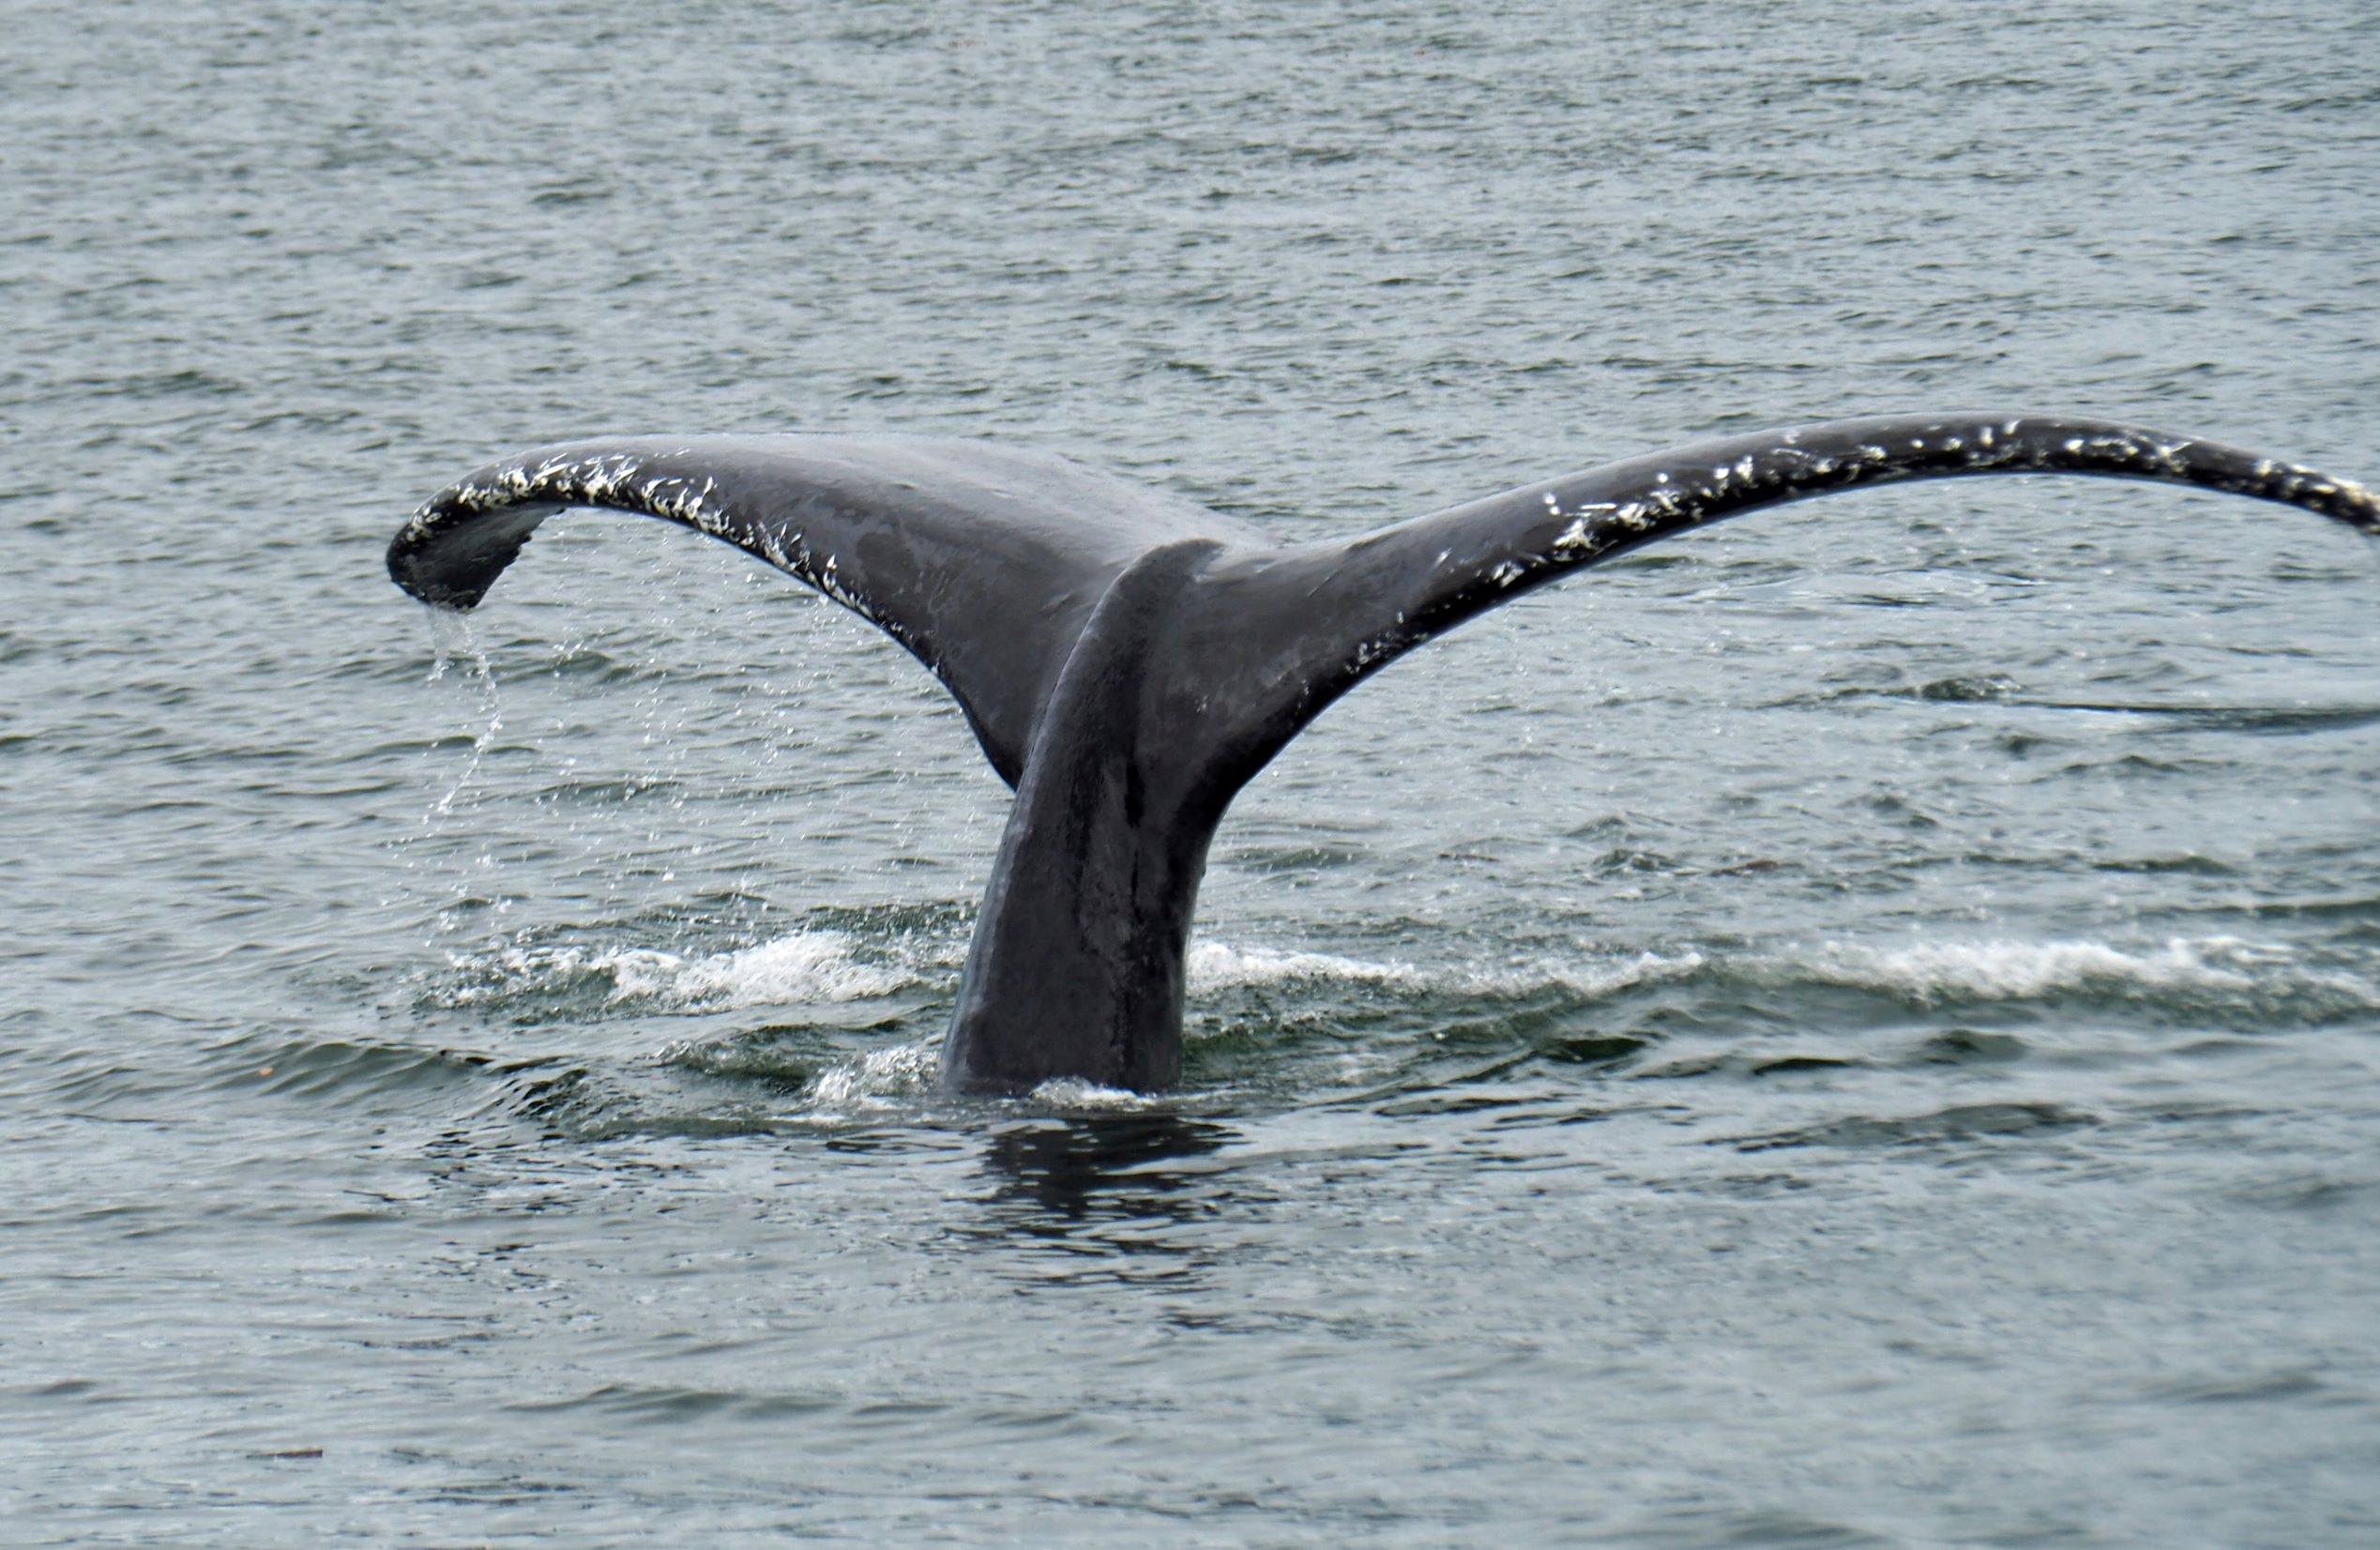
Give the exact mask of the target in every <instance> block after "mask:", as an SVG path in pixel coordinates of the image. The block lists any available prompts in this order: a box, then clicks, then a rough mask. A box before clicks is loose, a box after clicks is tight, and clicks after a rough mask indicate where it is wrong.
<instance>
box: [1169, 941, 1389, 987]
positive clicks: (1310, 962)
mask: <svg viewBox="0 0 2380 1550" xmlns="http://www.w3.org/2000/svg"><path fill="white" fill-rule="evenodd" d="M1189 970H1190V994H1191V995H1200V994H1203V993H1205V992H1208V991H1215V990H1222V989H1226V988H1229V987H1232V986H1247V985H1280V984H1289V983H1293V982H1298V981H1311V980H1347V981H1352V982H1355V983H1358V984H1371V985H1405V986H1411V987H1414V988H1420V987H1422V986H1425V985H1428V984H1430V983H1431V982H1432V981H1431V979H1430V977H1429V976H1427V975H1425V974H1423V973H1422V972H1421V971H1420V970H1419V969H1417V968H1415V967H1414V966H1413V965H1411V964H1400V963H1394V962H1390V963H1385V964H1374V963H1367V962H1366V961H1364V960H1363V959H1360V958H1342V957H1340V956H1338V955H1337V954H1335V953H1328V952H1279V951H1275V950H1272V949H1270V948H1235V947H1233V946H1231V945H1230V944H1229V943H1226V942H1194V943H1192V944H1191V945H1190V962H1189Z"/></svg>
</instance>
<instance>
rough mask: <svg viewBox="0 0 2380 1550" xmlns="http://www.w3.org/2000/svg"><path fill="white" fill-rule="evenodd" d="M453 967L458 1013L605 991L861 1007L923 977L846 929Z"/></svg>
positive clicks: (649, 1000) (557, 952) (546, 950)
mask: <svg viewBox="0 0 2380 1550" xmlns="http://www.w3.org/2000/svg"><path fill="white" fill-rule="evenodd" d="M455 966H456V967H457V968H458V969H461V970H462V971H463V972H464V973H465V974H466V975H468V976H469V977H470V980H471V982H469V983H466V984H463V985H460V986H456V987H453V988H451V989H448V990H447V991H445V992H443V993H442V994H440V995H436V996H435V997H433V999H435V1000H436V1001H438V1002H439V1003H441V1004H443V1005H447V1006H453V1007H467V1006H486V1005H509V1004H513V1003H517V1002H522V1001H538V1000H543V999H546V998H549V997H553V996H555V995H563V996H568V995H570V993H572V992H583V991H599V992H600V993H601V995H602V1002H603V1005H605V1006H606V1007H619V1006H623V1005H627V1004H630V1003H634V1004H637V1005H640V1006H644V1007H650V1008H653V1009H655V1010H659V1011H733V1010H735V1009H736V1008H739V1007H754V1006H784V1005H796V1004H803V1003H808V1004H812V1005H816V1004H829V1005H832V1004H839V1003H842V1002H848V1001H859V1000H865V999H868V998H870V997H872V996H878V995H890V994H892V993H893V992H894V991H897V990H900V989H902V987H903V986H905V985H908V984H911V983H913V982H914V981H915V977H914V976H913V975H912V974H911V973H909V972H908V971H907V969H906V968H905V967H903V966H902V965H897V964H881V963H872V962H868V961H867V960H865V959H863V958H861V957H859V956H858V955H857V954H856V951H855V941H854V939H853V938H852V937H851V936H850V935H846V934H845V933H842V932H839V931H797V932H794V933H791V934H789V935H784V936H779V937H774V938H772V939H770V940H768V941H766V942H760V943H756V944H754V945H753V946H751V947H747V948H738V949H735V950H731V951H727V952H716V953H711V954H708V955H706V956H703V957H695V958H689V957H684V956H681V955H680V954H677V953H674V952H665V951H662V950H659V949H656V948H584V947H505V948H501V949H498V950H494V951H493V952H489V953H483V954H478V955H475V956H472V957H464V958H458V959H456V960H455Z"/></svg>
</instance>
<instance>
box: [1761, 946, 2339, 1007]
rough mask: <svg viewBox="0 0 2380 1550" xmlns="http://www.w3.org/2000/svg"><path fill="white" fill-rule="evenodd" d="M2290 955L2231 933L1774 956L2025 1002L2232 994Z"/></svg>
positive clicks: (1934, 991)
mask: <svg viewBox="0 0 2380 1550" xmlns="http://www.w3.org/2000/svg"><path fill="white" fill-rule="evenodd" d="M2292 958H2293V955H2292V954H2291V953H2290V952H2289V951H2288V950H2285V949H2281V948H2274V947H2267V946H2263V945H2260V944H2256V943H2251V942H2248V941H2244V940H2242V939H2240V938H2238V937H2233V936H2214V937H2203V938H2199V939H2196V940H2191V939H2187V938H2183V937H2174V938H2171V939H2169V940H2168V941H2167V942H2166V943H2165V945H2164V946H2162V947H2160V948H2156V949H2153V950H2145V951H2126V950H2123V949H2121V948H2115V947H2111V946H2109V945H2108V944H2106V943H2104V942H2089V941H2063V942H2014V941H1984V942H1921V943H1917V944H1914V945H1912V946H1908V947H1896V948H1882V947H1872V946H1865V945H1859V944H1851V943H1842V942H1828V943H1826V944H1824V945H1822V946H1821V947H1820V948H1818V950H1816V951H1815V952H1814V953H1812V954H1811V955H1809V956H1806V957H1796V958H1793V959H1780V960H1777V961H1775V968H1776V971H1777V972H1779V973H1780V974H1781V975H1783V976H1785V977H1788V978H1799V979H1804V980H1816V981H1818V982H1820V983H1824V984H1835V985H1848V986H1855V987H1857V988H1861V989H1870V990H1883V991H1888V992H1891V993H1893V994H1895V995H1906V996H1910V997H1913V998H1915V999H1917V1000H1919V1001H1933V1000H1939V999H1952V998H1955V999H1961V1000H1986V1001H1997V1000H2027V999H2031V998H2034V997H2038V996H2042V995H2054V994H2056V993H2058V992H2061V991H2075V990H2086V989H2088V990H2116V991H2127V992H2132V993H2144V994H2148V993H2157V992H2165V991H2175V990H2181V991H2199V992H2207V991H2212V992H2217V993H2220V994H2222V995H2235V996H2236V995H2243V994H2247V993H2251V992H2253V991H2255V990H2257V989H2258V988H2259V987H2260V986H2264V987H2267V988H2279V987H2275V986H2273V985H2272V981H2273V980H2275V979H2276V978H2279V979H2283V980H2285V979H2287V978H2290V977H2289V976H2287V975H2286V974H2283V975H2281V976H2275V975H2274V974H2273V973H2272V972H2271V971H2273V970H2275V969H2283V970H2285V969H2286V968H2287V966H2288V965H2290V963H2291V962H2292Z"/></svg>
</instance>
